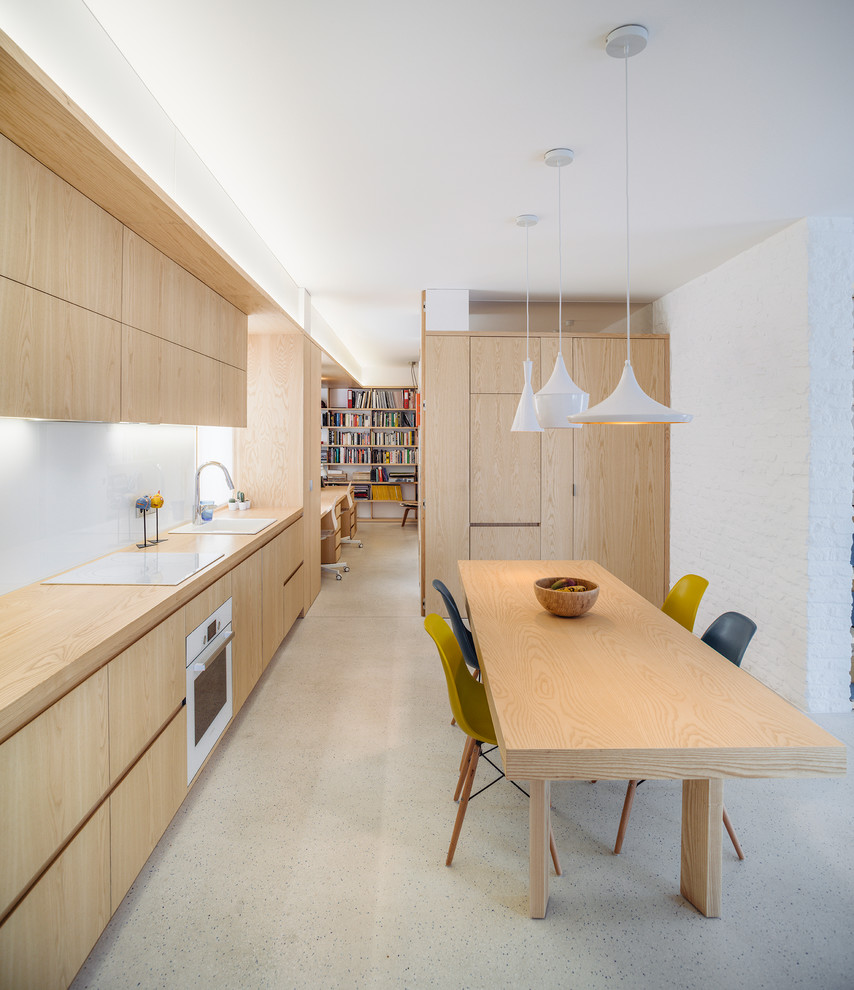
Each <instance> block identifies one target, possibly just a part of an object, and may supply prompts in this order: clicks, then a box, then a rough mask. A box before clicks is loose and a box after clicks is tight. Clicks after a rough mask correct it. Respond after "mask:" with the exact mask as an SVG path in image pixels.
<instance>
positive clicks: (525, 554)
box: [469, 526, 548, 560]
mask: <svg viewBox="0 0 854 990" xmlns="http://www.w3.org/2000/svg"><path fill="white" fill-rule="evenodd" d="M469 540H470V544H471V548H470V551H469V557H470V559H471V560H539V559H540V556H541V554H540V527H539V526H472V528H471V535H470V537H469ZM547 555H548V554H547V551H546V550H545V548H544V552H543V554H542V556H547Z"/></svg>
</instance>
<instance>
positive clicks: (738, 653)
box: [614, 612, 756, 859]
mask: <svg viewBox="0 0 854 990" xmlns="http://www.w3.org/2000/svg"><path fill="white" fill-rule="evenodd" d="M755 632H756V623H755V622H754V621H753V619H748V618H747V616H746V615H742V614H741V612H724V613H723V614H722V615H719V616H718V617H717V618H716V619H715V621H714V622H713V623H712V624H711V625H710V626H709V628H708V629H707V630H706V631H705V632H704V633H703V635H702V636H701V637H700V639H701V640H702V641H703V642H704V643H705V644H706V645H707V646H711V648H712V649H713V650H716V651H717V652H718V653H720V655H721V656H722V657H726V658H727V660H729V661H730V663H734V664H735V665H736V667H740V666H741V661H742V658H743V657H744V653H745V651H746V650H747V647H748V646H749V644H750V641H751V639H753V634H754V633H755ZM642 783H643V781H642V780H632V781H630V782H629V789H628V791H627V792H626V800H625V802H624V803H623V814H622V817H621V818H620V827H619V829H618V830H617V841H616V843H615V844H614V852H615V853H619V852H620V850H621V849H622V848H623V838H624V837H625V834H626V828H627V826H628V824H629V814H630V812H631V810H632V802H633V801H634V797H635V791H636V790H637V789H638V785H639V784H642ZM723 820H724V827H725V828H726V830H727V835H729V837H730V839H731V841H732V844H733V848H734V849H735V852H736V855H737V856H738V858H739V859H744V852H743V850H742V848H741V844H740V843H739V841H738V837H737V836H736V834H735V829H734V828H733V827H732V822H731V821H730V817H729V815H728V814H727V810H726V807H724V814H723Z"/></svg>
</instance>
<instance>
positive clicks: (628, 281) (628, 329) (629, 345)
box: [623, 45, 632, 364]
mask: <svg viewBox="0 0 854 990" xmlns="http://www.w3.org/2000/svg"><path fill="white" fill-rule="evenodd" d="M623 61H624V62H625V63H626V363H627V364H631V363H632V329H631V308H630V304H629V300H630V298H631V277H630V272H631V248H630V246H629V245H630V239H629V46H628V45H626V55H625V58H624V59H623Z"/></svg>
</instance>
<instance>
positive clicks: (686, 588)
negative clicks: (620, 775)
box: [614, 574, 735, 853]
mask: <svg viewBox="0 0 854 990" xmlns="http://www.w3.org/2000/svg"><path fill="white" fill-rule="evenodd" d="M708 587H709V582H708V581H707V580H706V579H705V578H704V577H700V575H699V574H685V575H684V576H683V577H681V578H679V580H678V581H677V582H676V584H674V585H673V587H672V588H671V589H670V592H669V593H668V595H667V597H666V598H665V599H664V604H663V605H662V606H661V611H662V612H664V614H665V615H669V616H670V618H671V619H674V620H675V621H676V622H678V623H679V625H680V626H684V627H685V628H686V629H687V630H688V632H693V631H694V620H695V619H696V618H697V609H698V608H699V607H700V600H701V599H702V597H703V595H704V594H705V593H706V588H708ZM640 783H642V781H640V780H630V781H629V786H628V787H627V788H626V799H625V801H623V813H622V815H620V827H619V828H618V829H617V841H616V842H615V843H614V852H615V853H619V852H620V850H621V849H622V848H623V839H624V838H625V835H626V829H627V828H628V826H629V815H630V814H631V812H632V804H633V802H634V800H635V791H637V789H638V784H640ZM728 827H729V826H728ZM733 841H735V839H733Z"/></svg>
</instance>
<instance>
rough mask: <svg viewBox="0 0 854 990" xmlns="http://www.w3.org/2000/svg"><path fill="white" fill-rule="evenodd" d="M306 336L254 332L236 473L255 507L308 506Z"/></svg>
mask: <svg viewBox="0 0 854 990" xmlns="http://www.w3.org/2000/svg"><path fill="white" fill-rule="evenodd" d="M302 341H303V337H302V334H251V335H250V337H249V367H248V370H247V389H246V393H247V394H246V405H247V427H246V429H245V430H240V431H239V432H238V433H237V434H236V436H235V444H234V448H235V474H234V476H235V477H236V478H237V477H239V478H240V484H241V487H242V488H243V490H244V491H245V492H246V494H247V496H248V497H249V498H251V499H252V501H253V503H254V504H255V505H256V506H264V505H302V504H303V485H304V472H303V436H304V433H303V415H304V405H305V403H304V395H303V389H304V375H303V361H304V353H303V342H302Z"/></svg>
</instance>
